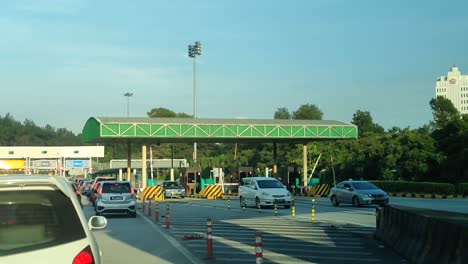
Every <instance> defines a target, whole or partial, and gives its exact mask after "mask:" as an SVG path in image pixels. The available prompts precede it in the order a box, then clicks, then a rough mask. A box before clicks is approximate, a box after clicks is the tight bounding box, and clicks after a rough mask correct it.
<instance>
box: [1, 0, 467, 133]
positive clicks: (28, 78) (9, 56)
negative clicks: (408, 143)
mask: <svg viewBox="0 0 468 264" xmlns="http://www.w3.org/2000/svg"><path fill="white" fill-rule="evenodd" d="M466 10H468V1H458V0H456V1H450V2H446V1H432V0H427V1H408V0H392V1H383V0H382V1H380V0H282V1H280V0H255V1H249V0H197V1H195V0H193V1H191V0H185V1H182V0H171V1H156V0H147V1H145V0H139V1H123V0H122V1H119V0H100V1H94V0H16V1H2V3H1V7H0V91H1V99H0V102H1V103H0V116H4V115H6V114H7V113H10V114H11V115H12V116H13V117H14V118H15V119H16V120H19V121H21V122H22V121H24V120H25V119H30V120H32V121H34V122H35V123H36V125H39V126H45V125H46V124H49V125H51V126H53V127H56V128H66V129H69V130H71V131H73V132H75V133H80V132H81V130H82V128H83V126H84V124H85V122H86V120H87V119H88V118H90V117H92V116H95V117H99V116H103V117H122V116H127V106H128V105H127V103H128V102H129V109H130V116H132V117H145V116H147V112H149V111H150V110H151V109H152V108H156V107H165V108H169V109H171V110H173V111H175V112H185V113H188V114H193V70H194V69H193V60H192V59H190V58H189V57H188V52H187V46H188V45H189V44H193V43H194V42H195V41H200V42H201V44H202V55H201V56H199V57H198V58H197V64H196V79H197V102H198V107H197V112H198V116H199V117H200V118H262V119H263V118H265V119H271V118H273V115H274V113H275V111H276V110H277V109H278V108H280V107H286V108H288V109H289V111H290V112H293V111H295V110H297V109H298V108H299V106H301V105H303V104H307V103H309V104H315V105H317V106H318V107H319V108H320V109H321V110H322V112H323V113H324V115H323V119H325V120H337V121H343V122H351V120H352V117H353V114H354V113H355V112H356V111H357V110H361V111H369V112H370V113H371V115H372V117H373V119H374V121H375V122H376V123H378V124H380V125H382V126H383V127H384V128H387V129H388V128H391V127H393V126H397V127H401V128H405V127H410V128H417V127H420V126H422V125H424V124H427V123H429V122H430V121H431V120H432V113H431V109H430V107H429V101H430V100H431V98H433V97H434V96H435V81H436V78H437V77H439V76H444V75H446V74H447V72H448V71H449V69H450V67H451V66H453V65H457V66H458V67H459V68H460V69H461V71H462V73H464V74H468V51H467V43H468V14H467V11H466ZM126 92H131V93H133V96H132V97H130V98H127V97H125V96H124V93H126ZM127 99H129V101H127Z"/></svg>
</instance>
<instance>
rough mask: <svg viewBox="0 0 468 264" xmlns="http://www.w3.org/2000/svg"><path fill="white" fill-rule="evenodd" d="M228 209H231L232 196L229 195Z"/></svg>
mask: <svg viewBox="0 0 468 264" xmlns="http://www.w3.org/2000/svg"><path fill="white" fill-rule="evenodd" d="M228 209H229V210H230V209H231V198H229V197H228Z"/></svg>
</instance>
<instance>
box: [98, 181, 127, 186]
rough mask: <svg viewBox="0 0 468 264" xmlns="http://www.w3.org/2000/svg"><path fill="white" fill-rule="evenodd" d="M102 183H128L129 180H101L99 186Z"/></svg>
mask: <svg viewBox="0 0 468 264" xmlns="http://www.w3.org/2000/svg"><path fill="white" fill-rule="evenodd" d="M104 183H118V184H122V183H129V184H130V182H129V181H101V186H102V185H103V184H104Z"/></svg>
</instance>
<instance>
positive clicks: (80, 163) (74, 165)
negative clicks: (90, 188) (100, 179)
mask: <svg viewBox="0 0 468 264" xmlns="http://www.w3.org/2000/svg"><path fill="white" fill-rule="evenodd" d="M65 167H66V168H67V169H83V168H89V167H91V163H90V161H89V160H67V161H65Z"/></svg>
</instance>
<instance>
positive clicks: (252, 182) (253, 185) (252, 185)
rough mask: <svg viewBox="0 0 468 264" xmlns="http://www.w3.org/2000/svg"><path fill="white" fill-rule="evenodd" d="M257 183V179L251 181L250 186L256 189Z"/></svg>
mask: <svg viewBox="0 0 468 264" xmlns="http://www.w3.org/2000/svg"><path fill="white" fill-rule="evenodd" d="M256 187H257V185H256V184H255V181H251V182H250V188H252V189H255V188H256Z"/></svg>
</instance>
